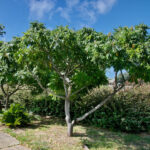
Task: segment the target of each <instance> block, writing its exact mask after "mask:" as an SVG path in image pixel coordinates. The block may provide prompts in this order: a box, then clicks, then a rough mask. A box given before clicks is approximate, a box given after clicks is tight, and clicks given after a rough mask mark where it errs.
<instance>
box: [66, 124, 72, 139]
mask: <svg viewBox="0 0 150 150" xmlns="http://www.w3.org/2000/svg"><path fill="white" fill-rule="evenodd" d="M67 128H68V131H67V135H68V136H69V137H71V136H73V124H72V123H69V124H68V125H67Z"/></svg>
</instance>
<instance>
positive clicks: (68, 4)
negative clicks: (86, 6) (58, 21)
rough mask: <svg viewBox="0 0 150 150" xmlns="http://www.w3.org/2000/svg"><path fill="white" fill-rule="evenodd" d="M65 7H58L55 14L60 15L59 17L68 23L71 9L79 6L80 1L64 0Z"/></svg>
mask: <svg viewBox="0 0 150 150" xmlns="http://www.w3.org/2000/svg"><path fill="white" fill-rule="evenodd" d="M65 2H66V7H64V8H63V7H59V8H58V9H57V12H59V13H60V16H61V17H63V18H65V19H66V20H67V21H68V22H70V21H71V13H72V12H73V9H74V8H75V7H76V6H77V5H78V4H79V2H80V0H65Z"/></svg>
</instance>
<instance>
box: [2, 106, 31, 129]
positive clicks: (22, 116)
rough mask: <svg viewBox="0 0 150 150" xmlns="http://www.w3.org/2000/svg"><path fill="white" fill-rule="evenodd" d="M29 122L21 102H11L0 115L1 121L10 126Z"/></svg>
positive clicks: (23, 124)
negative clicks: (0, 115)
mask: <svg viewBox="0 0 150 150" xmlns="http://www.w3.org/2000/svg"><path fill="white" fill-rule="evenodd" d="M29 122H30V119H29V115H28V113H26V112H25V108H24V107H23V106H21V104H11V106H10V108H9V109H8V110H7V111H5V112H4V114H3V117H2V123H4V124H6V125H7V126H11V127H16V126H25V125H27V124H28V123H29Z"/></svg>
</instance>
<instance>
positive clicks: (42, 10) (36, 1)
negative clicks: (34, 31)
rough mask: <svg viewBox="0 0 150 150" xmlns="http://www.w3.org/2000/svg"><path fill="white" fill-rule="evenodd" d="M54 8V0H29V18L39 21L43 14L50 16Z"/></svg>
mask: <svg viewBox="0 0 150 150" xmlns="http://www.w3.org/2000/svg"><path fill="white" fill-rule="evenodd" d="M54 6H55V3H54V0H30V1H29V7H30V16H31V17H32V16H34V17H36V18H37V19H41V18H42V17H43V16H44V15H45V14H48V13H49V14H51V13H52V12H51V11H52V9H53V8H54Z"/></svg>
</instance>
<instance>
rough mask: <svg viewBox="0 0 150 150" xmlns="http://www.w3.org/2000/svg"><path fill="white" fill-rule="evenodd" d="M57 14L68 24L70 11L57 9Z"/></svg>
mask: <svg viewBox="0 0 150 150" xmlns="http://www.w3.org/2000/svg"><path fill="white" fill-rule="evenodd" d="M57 12H59V13H60V16H61V17H63V18H64V19H66V20H67V21H69V22H70V12H71V9H70V8H62V7H59V8H58V9H57Z"/></svg>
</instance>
